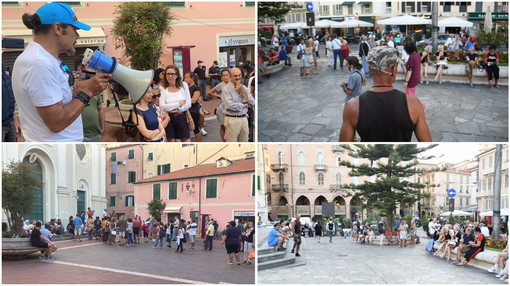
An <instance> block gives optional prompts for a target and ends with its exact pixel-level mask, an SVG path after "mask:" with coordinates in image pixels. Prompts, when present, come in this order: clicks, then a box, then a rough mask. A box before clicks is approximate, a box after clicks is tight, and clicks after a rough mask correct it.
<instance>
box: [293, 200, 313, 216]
mask: <svg viewBox="0 0 510 286" xmlns="http://www.w3.org/2000/svg"><path fill="white" fill-rule="evenodd" d="M296 214H297V215H301V216H306V217H310V200H309V199H308V198H307V197H305V196H300V197H299V198H298V199H297V200H296Z"/></svg>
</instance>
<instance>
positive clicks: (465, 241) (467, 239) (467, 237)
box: [462, 233, 475, 245]
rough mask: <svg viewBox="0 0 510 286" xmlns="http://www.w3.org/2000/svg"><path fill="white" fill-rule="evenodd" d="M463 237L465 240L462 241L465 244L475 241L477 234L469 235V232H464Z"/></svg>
mask: <svg viewBox="0 0 510 286" xmlns="http://www.w3.org/2000/svg"><path fill="white" fill-rule="evenodd" d="M462 239H463V240H464V241H463V242H462V243H463V244H465V245H469V242H470V241H473V242H474V241H475V236H474V235H473V234H470V235H469V236H468V235H467V233H464V235H463V236H462Z"/></svg>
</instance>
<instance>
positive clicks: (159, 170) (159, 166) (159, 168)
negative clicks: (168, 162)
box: [158, 165, 161, 176]
mask: <svg viewBox="0 0 510 286" xmlns="http://www.w3.org/2000/svg"><path fill="white" fill-rule="evenodd" d="M159 175H161V165H158V176H159Z"/></svg>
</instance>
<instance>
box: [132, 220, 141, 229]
mask: <svg viewBox="0 0 510 286" xmlns="http://www.w3.org/2000/svg"><path fill="white" fill-rule="evenodd" d="M139 226H140V221H139V220H137V219H135V220H133V227H139Z"/></svg>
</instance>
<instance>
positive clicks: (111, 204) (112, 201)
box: [110, 196, 115, 207]
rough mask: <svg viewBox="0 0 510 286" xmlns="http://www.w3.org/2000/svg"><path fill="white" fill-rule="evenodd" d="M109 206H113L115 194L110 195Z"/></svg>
mask: <svg viewBox="0 0 510 286" xmlns="http://www.w3.org/2000/svg"><path fill="white" fill-rule="evenodd" d="M110 206H111V207H114V206H115V196H111V197H110Z"/></svg>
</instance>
